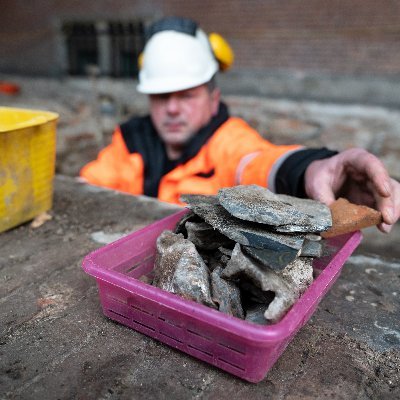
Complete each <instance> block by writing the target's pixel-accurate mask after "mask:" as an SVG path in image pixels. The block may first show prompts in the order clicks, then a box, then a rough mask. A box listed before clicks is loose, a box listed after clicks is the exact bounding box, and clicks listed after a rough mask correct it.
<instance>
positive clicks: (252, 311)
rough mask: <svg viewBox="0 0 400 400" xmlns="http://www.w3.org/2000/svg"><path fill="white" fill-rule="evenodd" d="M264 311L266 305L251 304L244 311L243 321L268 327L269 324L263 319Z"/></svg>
mask: <svg viewBox="0 0 400 400" xmlns="http://www.w3.org/2000/svg"><path fill="white" fill-rule="evenodd" d="M266 309H267V305H265V304H253V305H252V306H251V307H249V308H247V309H246V310H245V313H246V317H245V320H246V321H248V322H252V323H254V324H258V325H269V324H270V322H268V321H267V320H266V319H265V317H264V313H265V310H266Z"/></svg>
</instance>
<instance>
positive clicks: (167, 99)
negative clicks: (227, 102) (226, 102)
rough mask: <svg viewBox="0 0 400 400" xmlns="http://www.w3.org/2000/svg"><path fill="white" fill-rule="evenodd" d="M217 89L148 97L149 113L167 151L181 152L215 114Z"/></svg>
mask: <svg viewBox="0 0 400 400" xmlns="http://www.w3.org/2000/svg"><path fill="white" fill-rule="evenodd" d="M218 105H219V90H218V89H215V90H213V91H212V92H210V90H209V89H208V87H207V85H201V86H197V87H195V88H191V89H187V90H182V91H179V92H172V93H166V94H156V95H150V114H151V119H152V121H153V124H154V126H155V127H156V129H157V131H158V134H159V135H160V137H161V139H162V140H163V141H164V143H165V144H166V146H167V148H168V147H172V148H175V149H182V148H183V147H184V146H185V144H186V143H187V142H188V141H189V140H190V139H191V138H192V137H193V136H194V135H195V134H196V133H197V132H198V130H199V129H200V128H202V127H203V126H205V125H206V124H207V123H208V122H209V121H210V119H211V118H212V116H213V115H216V114H217V112H218Z"/></svg>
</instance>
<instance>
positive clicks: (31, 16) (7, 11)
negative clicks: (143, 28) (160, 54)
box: [0, 0, 400, 76]
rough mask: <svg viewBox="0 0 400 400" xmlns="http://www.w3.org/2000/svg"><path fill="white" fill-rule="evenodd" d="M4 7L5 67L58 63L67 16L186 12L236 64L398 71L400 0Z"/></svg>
mask: <svg viewBox="0 0 400 400" xmlns="http://www.w3.org/2000/svg"><path fill="white" fill-rule="evenodd" d="M2 8H3V12H2V13H3V15H7V18H6V19H5V20H3V22H2V24H1V25H0V54H1V57H0V72H1V71H3V72H24V73H32V74H51V73H53V72H54V71H56V70H57V68H59V63H60V62H62V57H60V43H59V42H60V37H59V36H57V30H58V27H59V23H60V21H63V20H65V19H70V20H71V19H90V18H92V19H101V18H108V19H112V18H116V19H118V18H121V19H129V18H143V19H145V20H146V21H150V20H152V19H154V18H157V17H160V16H163V15H183V16H188V17H192V18H194V19H196V20H197V21H198V22H199V23H200V24H201V25H202V26H203V28H204V29H205V30H206V31H208V32H210V31H218V32H220V33H221V34H223V35H224V36H225V37H226V39H228V41H229V42H230V43H231V45H232V46H233V48H234V50H235V54H236V61H235V67H236V68H238V69H244V68H245V69H255V70H260V69H269V70H282V69H283V70H296V71H306V72H313V71H316V72H332V73H338V74H377V75H387V76H396V75H399V74H400V1H397V0H304V1H301V0H266V1H262V0H236V1H218V2H217V1H215V0H203V1H188V0H187V1H184V0H163V1H162V0H139V1H134V0H129V1H128V0H126V1H122V0H114V1H109V0H98V1H96V2H90V1H89V2H81V1H76V0H75V1H68V2H66V1H60V0H54V1H35V2H25V1H12V2H3V5H2ZM61 53H62V52H61ZM60 60H61V61H60Z"/></svg>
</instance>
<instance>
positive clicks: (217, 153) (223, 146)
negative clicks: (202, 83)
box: [81, 117, 300, 203]
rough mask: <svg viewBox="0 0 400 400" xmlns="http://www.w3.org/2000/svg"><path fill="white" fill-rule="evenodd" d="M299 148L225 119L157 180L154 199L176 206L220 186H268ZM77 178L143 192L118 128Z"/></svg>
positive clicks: (136, 161) (136, 158)
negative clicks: (190, 195) (183, 198)
mask: <svg viewBox="0 0 400 400" xmlns="http://www.w3.org/2000/svg"><path fill="white" fill-rule="evenodd" d="M299 147H300V146H298V145H290V146H277V145H274V144H272V143H270V142H268V141H267V140H265V139H263V138H262V137H261V136H260V135H259V134H258V133H257V132H256V131H255V130H254V129H252V128H251V127H250V126H249V125H248V124H247V123H246V122H245V121H243V120H242V119H240V118H234V117H230V118H228V119H227V120H226V121H225V122H224V123H222V125H221V126H220V127H219V128H218V129H217V130H216V131H215V132H214V133H213V134H212V136H211V137H210V138H209V139H208V140H207V141H206V143H204V144H203V145H202V146H201V148H200V149H199V151H198V153H197V154H196V155H195V156H194V157H192V158H191V159H189V160H188V161H187V162H185V163H184V164H180V165H177V166H176V167H175V168H173V169H172V170H171V171H169V172H168V173H167V174H165V175H164V176H162V178H161V179H160V181H159V185H158V194H157V197H158V198H159V199H160V200H162V201H166V202H171V203H180V202H179V197H180V195H181V194H183V193H196V194H215V193H217V191H218V189H220V188H221V187H227V186H234V185H246V184H257V185H260V186H264V187H268V186H269V182H271V179H272V178H273V177H271V176H270V175H271V174H274V173H276V166H278V165H279V164H280V160H282V159H285V158H286V157H287V156H288V155H289V154H291V153H292V152H293V151H295V150H297V149H299ZM154 156H155V157H156V155H154ZM154 161H155V160H154ZM274 167H275V168H274ZM81 176H82V177H83V178H85V179H86V180H87V181H88V182H89V183H92V184H94V185H99V186H106V187H109V188H112V189H116V190H120V191H123V192H127V193H131V194H144V179H145V165H144V161H143V157H142V155H141V154H139V153H136V152H130V151H129V150H128V148H127V146H126V143H125V140H124V137H123V135H122V133H121V129H120V128H119V127H118V128H117V129H116V130H115V132H114V134H113V138H112V143H111V144H110V145H109V146H107V147H106V148H104V149H103V150H102V151H100V153H99V155H98V158H97V160H95V161H92V162H90V163H89V164H87V165H86V166H84V167H83V168H82V170H81Z"/></svg>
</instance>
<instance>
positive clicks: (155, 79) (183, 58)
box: [137, 28, 219, 94]
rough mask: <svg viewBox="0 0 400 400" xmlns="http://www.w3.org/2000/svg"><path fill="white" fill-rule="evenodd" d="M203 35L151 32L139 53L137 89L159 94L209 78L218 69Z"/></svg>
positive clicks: (142, 91)
mask: <svg viewBox="0 0 400 400" xmlns="http://www.w3.org/2000/svg"><path fill="white" fill-rule="evenodd" d="M218 69H219V66H218V62H217V60H216V59H215V57H214V54H213V52H212V49H211V46H210V43H209V41H208V38H207V35H206V34H205V33H204V32H203V31H202V30H201V29H200V28H197V29H196V30H195V32H194V34H193V35H191V34H188V33H185V32H181V31H176V30H173V29H171V30H162V31H160V32H156V33H154V34H153V35H152V36H151V37H150V39H149V40H148V42H147V44H146V46H145V48H144V52H143V65H142V68H141V70H140V72H139V84H138V86H137V90H138V91H139V92H141V93H146V94H161V93H170V92H176V91H179V90H185V89H190V88H193V87H196V86H199V85H202V84H203V83H206V82H208V81H210V80H211V78H212V77H213V76H214V75H215V73H216V72H217V71H218Z"/></svg>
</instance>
